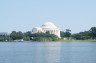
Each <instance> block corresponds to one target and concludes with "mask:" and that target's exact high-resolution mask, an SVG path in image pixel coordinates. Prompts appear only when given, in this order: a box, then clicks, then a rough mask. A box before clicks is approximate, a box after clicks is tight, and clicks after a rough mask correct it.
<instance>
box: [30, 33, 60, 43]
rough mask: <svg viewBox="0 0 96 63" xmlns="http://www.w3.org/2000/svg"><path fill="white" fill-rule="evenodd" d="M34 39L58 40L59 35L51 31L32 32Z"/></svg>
mask: <svg viewBox="0 0 96 63" xmlns="http://www.w3.org/2000/svg"><path fill="white" fill-rule="evenodd" d="M32 37H33V41H56V40H58V37H57V36H56V35H54V34H49V33H35V34H32Z"/></svg>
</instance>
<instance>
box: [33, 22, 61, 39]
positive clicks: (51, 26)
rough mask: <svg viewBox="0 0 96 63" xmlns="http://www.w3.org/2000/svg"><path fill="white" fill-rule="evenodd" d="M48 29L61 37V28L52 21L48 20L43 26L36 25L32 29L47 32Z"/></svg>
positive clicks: (34, 31)
mask: <svg viewBox="0 0 96 63" xmlns="http://www.w3.org/2000/svg"><path fill="white" fill-rule="evenodd" d="M47 31H48V32H49V33H50V34H54V35H57V36H58V37H59V38H60V29H59V28H58V27H57V26H55V25H54V24H53V23H51V22H46V23H44V24H43V25H42V26H41V27H35V28H33V29H32V33H46V32H47Z"/></svg>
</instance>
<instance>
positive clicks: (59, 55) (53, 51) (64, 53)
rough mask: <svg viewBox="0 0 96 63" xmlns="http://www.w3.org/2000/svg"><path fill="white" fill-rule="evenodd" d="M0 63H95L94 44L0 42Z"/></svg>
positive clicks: (95, 50)
mask: <svg viewBox="0 0 96 63" xmlns="http://www.w3.org/2000/svg"><path fill="white" fill-rule="evenodd" d="M0 63H96V42H0Z"/></svg>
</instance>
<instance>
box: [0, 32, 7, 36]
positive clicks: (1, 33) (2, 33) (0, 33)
mask: <svg viewBox="0 0 96 63" xmlns="http://www.w3.org/2000/svg"><path fill="white" fill-rule="evenodd" d="M0 35H2V36H3V35H9V34H8V33H7V32H0Z"/></svg>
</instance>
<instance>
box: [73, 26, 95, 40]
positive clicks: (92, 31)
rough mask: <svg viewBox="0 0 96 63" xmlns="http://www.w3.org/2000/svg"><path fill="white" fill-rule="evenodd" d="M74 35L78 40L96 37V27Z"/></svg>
mask: <svg viewBox="0 0 96 63" xmlns="http://www.w3.org/2000/svg"><path fill="white" fill-rule="evenodd" d="M72 37H73V38H74V39H76V40H86V39H87V40H88V39H96V27H92V28H91V29H90V30H89V31H84V32H80V33H77V34H73V35H72Z"/></svg>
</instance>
